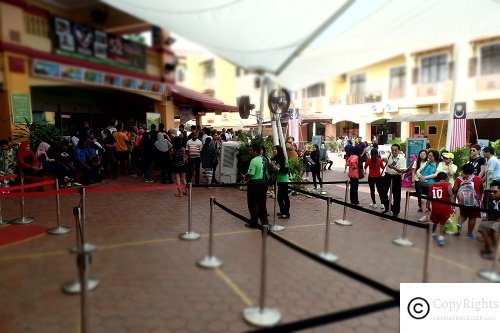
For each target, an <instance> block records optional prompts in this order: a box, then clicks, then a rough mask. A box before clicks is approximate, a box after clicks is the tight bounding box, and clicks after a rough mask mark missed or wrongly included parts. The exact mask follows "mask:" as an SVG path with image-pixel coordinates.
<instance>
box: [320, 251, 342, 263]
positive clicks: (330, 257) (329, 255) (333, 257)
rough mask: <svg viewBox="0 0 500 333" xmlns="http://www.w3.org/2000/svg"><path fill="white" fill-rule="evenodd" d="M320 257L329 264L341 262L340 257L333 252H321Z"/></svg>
mask: <svg viewBox="0 0 500 333" xmlns="http://www.w3.org/2000/svg"><path fill="white" fill-rule="evenodd" d="M319 256H320V257H321V258H323V259H325V260H326V261H329V262H335V261H337V260H339V257H338V256H336V255H335V254H333V253H331V252H321V253H320V254H319Z"/></svg>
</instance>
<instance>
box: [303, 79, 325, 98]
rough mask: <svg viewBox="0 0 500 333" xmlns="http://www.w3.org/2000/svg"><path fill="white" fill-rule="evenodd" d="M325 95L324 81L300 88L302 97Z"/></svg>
mask: <svg viewBox="0 0 500 333" xmlns="http://www.w3.org/2000/svg"><path fill="white" fill-rule="evenodd" d="M321 96H325V84H324V83H316V84H313V85H312V86H309V87H307V88H305V89H302V97H303V98H314V97H321Z"/></svg>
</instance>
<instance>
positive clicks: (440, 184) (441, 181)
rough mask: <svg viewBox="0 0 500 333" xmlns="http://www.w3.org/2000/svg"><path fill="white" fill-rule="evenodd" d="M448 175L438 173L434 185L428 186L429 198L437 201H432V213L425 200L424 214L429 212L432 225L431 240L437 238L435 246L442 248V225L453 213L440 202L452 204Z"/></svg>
mask: <svg viewBox="0 0 500 333" xmlns="http://www.w3.org/2000/svg"><path fill="white" fill-rule="evenodd" d="M447 179H448V175H446V173H445V172H439V173H438V174H437V176H436V181H437V182H436V183H434V184H432V185H431V186H429V196H430V197H431V198H433V199H437V200H439V201H432V211H431V209H430V205H431V200H427V204H426V209H425V211H426V213H427V212H429V211H430V212H431V216H430V220H431V221H432V222H433V223H434V225H433V226H432V238H436V237H437V244H438V245H440V246H443V245H444V243H445V241H444V225H445V224H446V221H448V219H449V218H450V216H451V214H452V213H453V208H452V206H450V205H449V204H447V203H444V202H442V201H449V202H454V200H453V191H452V189H451V184H450V183H449V182H448V180H447ZM438 224H439V236H437V235H436V228H437V225H438Z"/></svg>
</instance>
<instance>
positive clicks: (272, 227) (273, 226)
mask: <svg viewBox="0 0 500 333" xmlns="http://www.w3.org/2000/svg"><path fill="white" fill-rule="evenodd" d="M269 230H271V231H283V230H285V227H284V226H282V225H279V224H271V225H270V226H269Z"/></svg>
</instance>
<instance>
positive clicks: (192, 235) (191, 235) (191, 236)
mask: <svg viewBox="0 0 500 333" xmlns="http://www.w3.org/2000/svg"><path fill="white" fill-rule="evenodd" d="M187 190H188V230H187V231H186V232H182V233H180V234H179V238H180V239H182V240H189V241H192V240H198V239H200V237H201V235H200V234H199V233H196V232H194V231H192V230H191V224H192V220H193V184H192V183H188V184H187Z"/></svg>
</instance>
